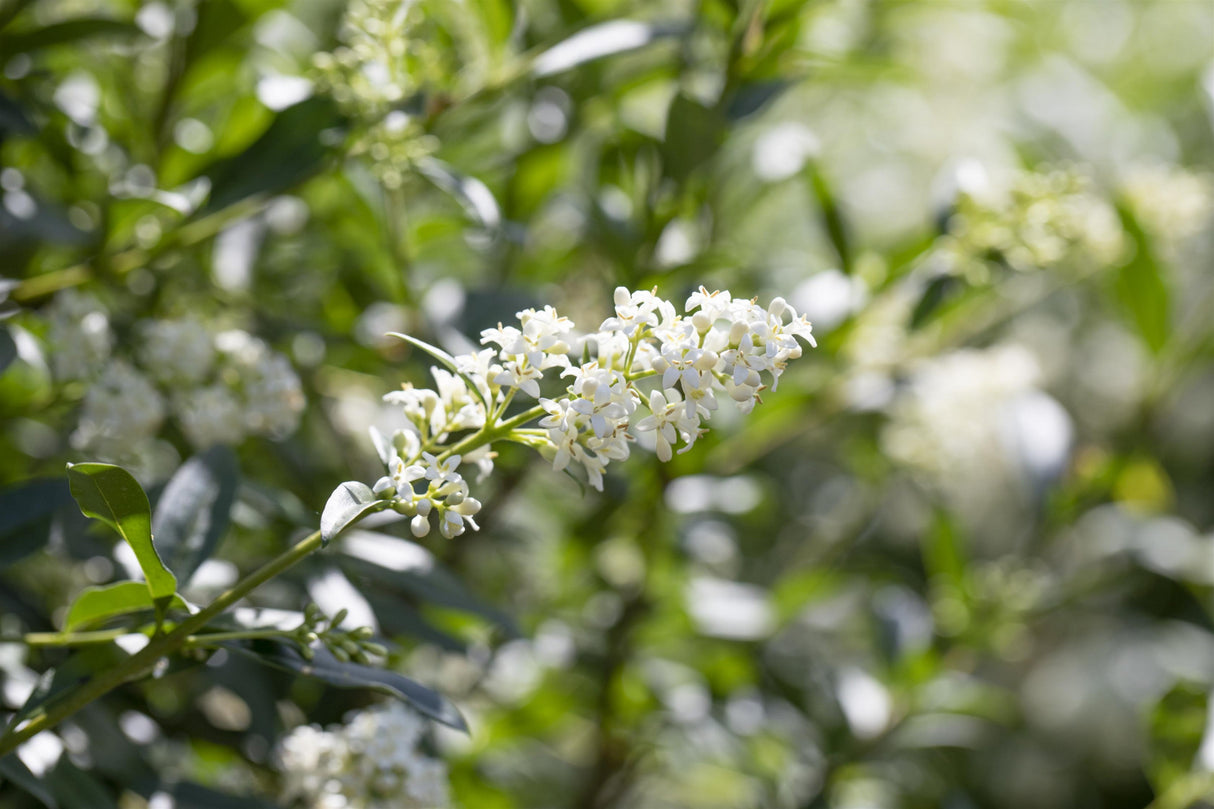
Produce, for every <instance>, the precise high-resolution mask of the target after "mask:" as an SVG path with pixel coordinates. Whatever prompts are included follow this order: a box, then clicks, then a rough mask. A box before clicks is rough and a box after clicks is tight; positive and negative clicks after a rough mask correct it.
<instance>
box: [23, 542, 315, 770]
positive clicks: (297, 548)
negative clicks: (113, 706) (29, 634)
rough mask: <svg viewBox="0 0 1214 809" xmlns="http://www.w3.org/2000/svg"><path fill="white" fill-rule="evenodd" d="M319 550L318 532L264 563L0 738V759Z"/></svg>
mask: <svg viewBox="0 0 1214 809" xmlns="http://www.w3.org/2000/svg"><path fill="white" fill-rule="evenodd" d="M320 547H321V541H320V531H314V532H313V533H311V534H308V536H306V537H304V538H303V539H302V540H300V541H299V543H298V544H296V545H293V546H292V547H291V548H289V549H287V550H286V551H284V552H283V553H281V554H279V555H278V556H277V557H275V558H274V559H271V560H270V561H269V562H266V564H264V565H262V566H261V567H260V568H258V569H257V570H255V571H253V572H252V573H250V574H249V575H248V576H246V577H245V578H243V579H241V580H240V581H239V582H237V583H236V584H235V585H234V586H233V587H232V588H231V589H230V590H227V591H226V592H224V593H222V594H221V595H220V596H219V597H218V598H216V599H215V600H214V601H212V602H211V603H210V604H208V605H207V606H206V607H204V608H203V609H202V610H200V611H199V612H196V613H194V614H193V615H191V616H190V617H188V618H186V619H185V620H184V621H182V622H181V623H180V624H178V625H177V627H176V628H175V629H173V630H172V631H171V632H169V633H168V634H166V635H161V636H159V637H157V638H154V639H153V640H152V641H151V642H149V643H148V645H147V646H145V647H143V649H141V650H140V651H138V652H136V653H135V654H133V655H131V656H130V657H129V658H127V659H126V660H125V661H123V662H122V663H121V664H119V665H117V666H114V667H113V668H110V669H106V670H104V671H101V672H98V673H97V675H96V676H95V677H94V678H93V679H91V680H89V681H88V682H87V683H85V684H84V685H82V686H81V687H80V688H79V689H77V690H76V691H73V692H72V693H71V694H69V695H67V696H66V697H65V698H64V699H63V701H62V702H59V703H57V704H54V705H52V706H50V707H49V708H48V709H47V710H45V711H44V712H43V713H40V714H38V715H36V716H35V717H34V718H33V719H31V720H30V721H29V722H27V723H25V724H24V725H22V726H21V727H19V728H15V729H14V728H10V729H9V730H8V731H7V732H6V733H5V735H4V736H3V737H2V738H0V757H2V756H5V755H7V754H8V753H11V752H12V751H13V750H14V749H16V748H17V746H18V745H20V744H21V743H22V742H24V741H26V740H27V739H29V738H31V737H33V736H36V735H37V734H39V733H41V732H42V731H44V730H47V729H49V728H52V727H54V726H55V725H57V724H59V723H60V722H62V721H63V720H64V719H66V718H68V717H69V716H71V715H72V714H74V713H76V712H77V711H79V710H80V709H81V708H83V707H84V706H86V705H88V704H89V703H90V702H93V701H94V700H96V699H98V698H100V697H103V696H105V695H106V694H108V693H109V692H110V691H113V690H114V689H115V688H117V687H118V686H120V685H122V684H123V683H125V682H127V681H129V680H133V679H135V678H137V677H140V676H143V675H144V674H146V673H147V672H148V671H150V670H151V669H152V668H153V667H154V666H155V665H156V663H157V661H159V660H160V659H161V658H162V657H165V656H166V655H170V654H172V653H173V652H175V651H177V650H178V649H180V648H181V647H182V646H185V645H186V644H187V643H189V641H190V639H191V638H192V637H193V636H194V634H195V633H196V632H198V630H200V629H202V628H203V627H205V626H206V625H207V624H208V623H209V622H210V621H211V619H212V618H214V617H216V616H217V615H219V614H220V613H222V612H223V611H224V610H226V609H227V608H228V607H231V606H232V605H233V604H235V603H236V602H237V601H239V600H240V599H242V598H244V597H245V596H246V595H248V594H249V593H250V592H252V591H253V590H254V589H256V588H257V587H259V586H260V585H262V584H264V583H266V582H267V581H269V580H270V579H272V578H274V577H275V576H277V575H278V574H279V573H282V572H283V571H284V570H286V569H287V568H289V567H291V566H292V565H294V564H296V563H297V562H299V561H300V560H302V559H303V558H304V557H306V556H308V555H309V554H310V553H312V552H313V551H316V550H318V549H319V548H320Z"/></svg>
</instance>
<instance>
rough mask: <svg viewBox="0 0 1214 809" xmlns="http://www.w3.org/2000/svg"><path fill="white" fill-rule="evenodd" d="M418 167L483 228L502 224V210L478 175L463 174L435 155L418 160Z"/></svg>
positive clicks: (422, 173) (420, 171) (423, 174)
mask: <svg viewBox="0 0 1214 809" xmlns="http://www.w3.org/2000/svg"><path fill="white" fill-rule="evenodd" d="M416 166H417V170H418V172H419V173H421V175H422V176H423V177H425V178H426V179H427V180H429V181H430V182H431V183H433V184H434V186H435V187H436V188H438V189H439V190H440V191H444V192H446V193H447V194H450V195H451V196H452V197H453V198H454V199H455V201H456V202H458V203H459V204H460V207H462V208H463V209H464V211H465V212H466V213H467V214H468V216H470V217H472V218H473V219H474V220H476V222H477V224H479V225H481V226H482V227H484V228H488V229H493V228H497V227H499V226H500V225H501V224H502V211H501V208H499V207H498V204H497V200H496V199H495V198H494V196H493V192H492V191H490V190H489V186H487V185H485V184H484V183H482V182H481V181H480V180H478V179H476V178H475V177H469V176H467V175H464V174H460V173H459V172H458V171H456V170H455V169H453V168H451V166H449V165H447V164H446V163H444V162H443V161H441V160H438V159H435V158H433V157H427V158H422V159H419V160H418V161H417V163H416Z"/></svg>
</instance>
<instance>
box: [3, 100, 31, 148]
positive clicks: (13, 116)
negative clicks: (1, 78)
mask: <svg viewBox="0 0 1214 809" xmlns="http://www.w3.org/2000/svg"><path fill="white" fill-rule="evenodd" d="M10 133H11V134H15V135H36V134H37V133H38V127H36V126H34V124H33V122H32V121H31V120H30V117H29V115H27V114H26V112H25V110H24V109H22V107H21V105H20V104H18V103H17V102H16V101H14V100H13V99H11V98H9V97H8V95H7V94H5V93H3V92H0V140H3V136H4V135H6V134H10Z"/></svg>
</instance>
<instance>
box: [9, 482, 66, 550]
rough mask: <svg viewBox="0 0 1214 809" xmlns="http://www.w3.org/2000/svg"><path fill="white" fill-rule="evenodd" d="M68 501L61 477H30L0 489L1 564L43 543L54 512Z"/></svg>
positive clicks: (47, 535) (47, 534)
mask: <svg viewBox="0 0 1214 809" xmlns="http://www.w3.org/2000/svg"><path fill="white" fill-rule="evenodd" d="M70 502H71V494H70V493H69V492H68V487H67V483H66V482H65V481H64V480H62V479H58V480H55V479H38V480H31V481H27V482H25V483H22V484H20V485H18V486H15V487H13V488H11V489H6V490H4V491H3V492H0V564H11V563H12V562H15V561H17V560H18V559H21V558H24V557H25V556H28V555H29V554H31V553H33V552H34V551H36V550H38V549H39V548H41V547H42V546H43V545H45V544H46V542H47V539H48V538H49V536H50V529H51V521H52V519H53V518H54V516H55V512H56V511H58V510H59V509H60V508H62V507H64V506H66V505H68V504H69V503H70Z"/></svg>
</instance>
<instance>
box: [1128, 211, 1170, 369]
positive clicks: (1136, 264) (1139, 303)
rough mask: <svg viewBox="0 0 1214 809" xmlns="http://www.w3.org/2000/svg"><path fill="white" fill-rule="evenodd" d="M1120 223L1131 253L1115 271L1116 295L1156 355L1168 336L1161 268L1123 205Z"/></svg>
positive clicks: (1147, 239)
mask: <svg viewBox="0 0 1214 809" xmlns="http://www.w3.org/2000/svg"><path fill="white" fill-rule="evenodd" d="M1119 213H1120V215H1121V224H1122V226H1123V227H1124V228H1125V232H1126V234H1127V235H1129V237H1130V239H1131V241H1133V243H1134V256H1133V258H1131V259H1130V260H1129V261H1128V262H1126V264H1125V265H1123V266H1122V267H1121V269H1120V270H1119V271H1118V273H1117V296H1118V297H1119V298H1120V299H1121V303H1122V305H1123V306H1125V308H1126V309H1127V310H1128V311H1129V314H1130V317H1131V318H1132V319H1133V321H1134V325H1135V326H1137V328H1138V334H1139V335H1140V336H1141V337H1142V341H1143V342H1144V343H1145V344H1146V346H1147V348H1149V349H1150V350H1151V353H1153V354H1158V353H1159V352H1160V351H1161V350H1162V349H1163V347H1164V344H1166V343H1167V342H1168V338H1169V337H1170V336H1171V332H1172V327H1171V314H1172V311H1171V310H1172V302H1171V295H1170V294H1169V292H1168V286H1167V283H1166V282H1165V280H1164V269H1163V267H1162V266H1161V265H1160V263H1159V261H1158V260H1157V259H1156V257H1155V251H1154V249H1153V247H1152V245H1151V238H1150V236H1148V235H1147V234H1146V232H1145V231H1144V230H1143V229H1142V226H1141V225H1140V224H1139V223H1138V220H1137V219H1135V218H1134V215H1133V214H1132V213H1131V212H1130V211H1129V210H1128V209H1126V208H1122V209H1120V210H1119Z"/></svg>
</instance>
